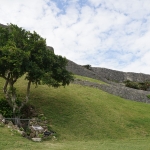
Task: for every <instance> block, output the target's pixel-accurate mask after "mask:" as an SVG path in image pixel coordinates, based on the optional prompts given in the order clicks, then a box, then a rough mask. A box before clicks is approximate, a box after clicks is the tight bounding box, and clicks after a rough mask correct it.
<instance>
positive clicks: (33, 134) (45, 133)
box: [0, 114, 56, 142]
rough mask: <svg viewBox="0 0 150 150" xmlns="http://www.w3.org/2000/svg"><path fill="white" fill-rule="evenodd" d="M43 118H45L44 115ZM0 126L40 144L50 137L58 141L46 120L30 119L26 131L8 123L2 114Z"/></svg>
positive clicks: (0, 115) (10, 122)
mask: <svg viewBox="0 0 150 150" xmlns="http://www.w3.org/2000/svg"><path fill="white" fill-rule="evenodd" d="M41 116H42V117H44V115H43V114H42V115H41ZM0 126H6V127H7V128H10V129H11V131H16V132H18V133H19V134H20V135H22V136H23V137H26V138H28V139H32V140H33V141H38V142H40V141H41V140H43V139H46V138H48V137H49V136H52V138H53V139H56V137H55V136H54V134H55V132H53V131H49V130H48V121H47V120H46V119H44V120H41V119H39V118H32V119H29V122H28V127H27V129H26V131H25V130H24V129H23V128H19V127H18V126H17V125H14V124H13V122H12V121H7V118H6V119H5V118H4V117H3V116H2V114H0Z"/></svg>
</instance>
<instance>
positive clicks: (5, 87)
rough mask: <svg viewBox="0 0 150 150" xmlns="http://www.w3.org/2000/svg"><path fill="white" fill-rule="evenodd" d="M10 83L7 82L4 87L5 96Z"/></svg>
mask: <svg viewBox="0 0 150 150" xmlns="http://www.w3.org/2000/svg"><path fill="white" fill-rule="evenodd" d="M8 83H9V80H6V82H5V85H4V87H3V92H4V94H6V93H7V86H8Z"/></svg>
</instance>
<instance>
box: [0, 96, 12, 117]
mask: <svg viewBox="0 0 150 150" xmlns="http://www.w3.org/2000/svg"><path fill="white" fill-rule="evenodd" d="M0 113H1V114H2V115H3V116H4V117H6V118H11V117H12V115H13V110H12V108H11V107H10V105H9V104H8V102H7V101H6V100H5V99H0Z"/></svg>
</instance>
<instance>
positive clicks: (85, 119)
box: [0, 76, 150, 150]
mask: <svg viewBox="0 0 150 150" xmlns="http://www.w3.org/2000/svg"><path fill="white" fill-rule="evenodd" d="M76 79H77V80H79V81H85V82H86V81H89V82H90V83H91V82H92V83H96V84H99V85H104V84H105V83H104V82H101V81H98V80H94V79H91V78H86V77H81V76H76ZM26 84H27V83H26V81H25V80H24V78H21V79H20V80H19V81H18V83H17V84H16V87H17V88H18V92H20V93H21V95H22V96H23V94H24V91H25V90H24V89H25V87H26ZM2 85H3V80H2V79H0V89H2ZM0 97H2V91H0ZM30 103H31V104H33V105H34V106H35V107H36V109H37V110H38V111H39V112H41V113H44V114H45V116H46V117H47V118H48V120H49V125H50V126H51V128H52V129H53V130H54V131H55V132H56V133H57V137H56V138H57V142H54V143H55V144H54V143H53V141H49V142H48V141H47V142H46V145H47V146H48V145H49V146H50V147H52V148H53V149H67V148H68V149H70V148H71V149H79V148H81V147H83V148H85V147H86V148H87V149H99V147H103V149H108V148H112V147H114V149H116V146H117V147H118V149H119V150H120V149H121V148H119V147H120V146H121V145H118V144H119V143H120V142H121V143H122V144H123V141H124V142H125V141H126V142H127V143H128V144H126V145H125V147H126V148H129V145H130V144H131V143H129V141H128V140H129V139H135V141H136V140H137V141H139V140H138V139H148V138H149V137H150V134H149V133H150V126H149V124H150V115H149V113H150V106H149V105H148V104H144V103H139V102H134V101H129V100H125V99H123V98H120V97H117V96H114V95H112V94H108V93H106V92H104V91H102V90H99V89H96V88H93V87H87V86H82V85H77V84H74V83H72V84H70V85H69V86H67V87H65V88H64V87H61V88H57V89H55V88H51V87H50V88H49V87H47V86H45V85H41V86H39V87H38V88H35V86H34V85H32V88H31V100H30ZM0 128H1V129H0V130H1V131H0V133H2V134H0V139H1V140H0V141H1V142H2V141H3V138H4V137H5V139H7V140H5V141H3V144H2V143H1V142H0V148H1V147H2V148H3V149H5V148H8V149H9V147H14V149H17V147H18V146H17V143H16V144H14V143H15V140H17V141H18V144H20V145H21V147H23V148H22V149H27V148H29V147H33V149H34V148H36V149H42V148H46V145H45V146H42V145H39V146H38V145H37V144H32V143H31V142H30V141H27V140H26V139H22V138H19V137H18V135H16V136H15V135H14V138H13V140H12V142H13V141H14V142H13V143H12V142H11V139H10V138H11V137H12V135H11V133H10V131H9V132H8V131H6V129H5V131H4V132H5V133H6V135H5V136H4V135H3V128H2V127H0ZM7 132H8V133H7ZM9 135H10V137H9ZM112 139H113V140H115V141H114V142H115V143H117V145H116V146H114V145H112V144H111V143H112V142H111V143H110V141H109V140H112ZM119 140H123V141H119ZM78 141H80V142H78ZM85 141H87V142H88V143H89V144H86V143H85ZM99 141H101V142H102V143H101V142H99ZM103 141H105V144H104V145H103ZM68 142H69V143H70V144H69V143H68ZM143 142H144V143H145V142H146V143H148V142H147V141H143V140H142V142H141V145H140V146H141V147H144V146H145V144H144V143H143ZM52 143H53V144H52ZM62 143H63V144H62ZM85 144H86V145H85ZM93 144H94V145H95V146H94V145H93ZM136 144H137V143H136ZM136 144H135V145H136ZM10 145H11V146H10ZM73 145H74V147H72V146H73ZM75 145H76V146H75ZM133 145H134V144H133ZM133 145H132V144H131V147H132V146H133ZM135 145H134V146H135ZM109 146H110V147H109ZM140 146H139V147H140ZM147 146H149V144H147ZM60 147H61V148H60ZM94 147H95V148H94ZM121 147H122V146H121ZM125 147H124V148H125ZM124 148H122V149H124Z"/></svg>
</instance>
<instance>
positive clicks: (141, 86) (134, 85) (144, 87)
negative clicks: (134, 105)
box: [124, 80, 150, 91]
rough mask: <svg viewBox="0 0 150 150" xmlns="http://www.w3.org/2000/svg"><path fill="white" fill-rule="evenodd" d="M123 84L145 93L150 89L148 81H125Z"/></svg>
mask: <svg viewBox="0 0 150 150" xmlns="http://www.w3.org/2000/svg"><path fill="white" fill-rule="evenodd" d="M124 83H125V85H126V86H127V87H130V88H133V89H138V90H144V91H147V90H148V89H149V88H150V81H145V82H134V81H130V80H127V81H125V82H124Z"/></svg>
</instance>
